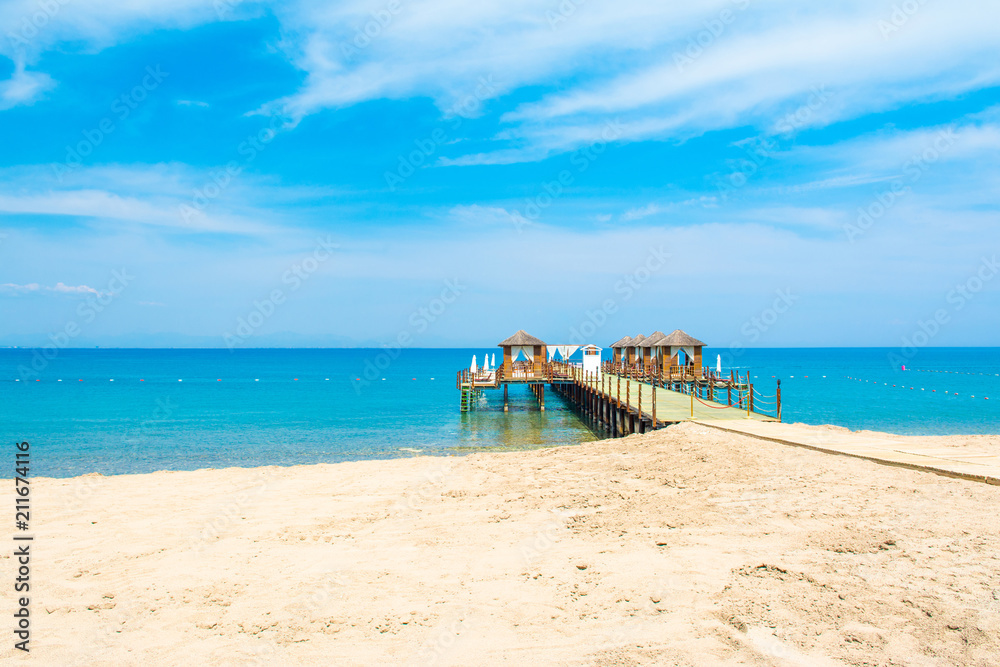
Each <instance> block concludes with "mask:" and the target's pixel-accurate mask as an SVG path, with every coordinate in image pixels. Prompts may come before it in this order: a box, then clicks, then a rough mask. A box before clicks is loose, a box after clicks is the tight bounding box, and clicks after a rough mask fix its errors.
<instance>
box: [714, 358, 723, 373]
mask: <svg viewBox="0 0 1000 667" xmlns="http://www.w3.org/2000/svg"><path fill="white" fill-rule="evenodd" d="M715 372H716V373H718V374H719V375H722V355H721V354H720V355H718V356H717V357H716V358H715Z"/></svg>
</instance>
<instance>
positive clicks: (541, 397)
mask: <svg viewBox="0 0 1000 667" xmlns="http://www.w3.org/2000/svg"><path fill="white" fill-rule="evenodd" d="M538 407H539V408H540V409H541V411H542V412H545V385H544V384H540V385H538Z"/></svg>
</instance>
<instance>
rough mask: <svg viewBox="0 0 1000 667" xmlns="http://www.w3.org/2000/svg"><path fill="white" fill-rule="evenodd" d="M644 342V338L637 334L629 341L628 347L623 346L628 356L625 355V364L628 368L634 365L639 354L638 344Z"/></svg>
mask: <svg viewBox="0 0 1000 667" xmlns="http://www.w3.org/2000/svg"><path fill="white" fill-rule="evenodd" d="M644 340H646V337H645V336H643V335H642V334H639V335H638V336H634V337H633V338H632V339H631V340H629V342H628V345H626V346H625V350H626V351H627V352H628V354H626V355H625V363H626V364H628V365H629V366H632V365H634V364H635V359H636V357H638V356H639V354H640V351H639V350H640V348H639V344H640V343H641V342H642V341H644Z"/></svg>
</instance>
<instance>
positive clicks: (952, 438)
mask: <svg viewBox="0 0 1000 667" xmlns="http://www.w3.org/2000/svg"><path fill="white" fill-rule="evenodd" d="M681 423H684V422H681ZM737 423H739V422H737ZM781 425H782V426H790V427H802V428H805V429H808V430H811V431H815V432H816V434H818V435H819V434H822V433H837V434H848V435H853V436H858V437H873V438H881V439H887V440H893V441H899V442H913V443H920V444H940V445H942V446H945V447H968V446H981V445H983V444H985V445H987V446H991V449H993V450H994V451H995V453H996V454H998V455H1000V434H994V433H963V434H953V435H901V434H897V433H891V432H888V431H873V430H869V429H860V430H856V431H855V430H851V429H850V428H848V427H846V426H839V425H836V424H807V423H804V422H784V423H781ZM666 428H670V427H666ZM588 430H590V428H589V427H588ZM660 430H663V429H660ZM590 433H591V434H592V435H594V436H595V439H594V440H586V441H582V442H579V443H574V444H557V445H543V446H539V447H525V448H518V449H513V448H512V449H506V450H500V449H488V448H483V449H473V450H472V451H468V452H454V450H442V451H449V453H441V454H431V453H427V452H428V451H429V450H426V449H425V450H422V451H420V452H415V451H409V450H405V449H403V450H398V451H405V452H406V453H405V454H400V455H393V454H389V453H387V454H386V455H385V456H383V457H379V458H358V459H346V460H343V461H333V462H318V463H292V464H288V465H284V464H280V463H272V464H268V465H258V466H226V467H224V468H192V469H182V470H175V469H169V468H163V469H160V470H153V471H150V472H126V473H110V474H107V473H103V472H100V471H91V472H85V473H80V474H78V475H71V476H67V477H44V476H38V477H36V476H32V479H33V480H52V481H60V480H73V479H79V478H83V477H95V476H96V477H108V478H117V477H128V476H141V475H157V474H161V473H194V472H203V471H215V472H223V471H229V470H257V469H265V468H299V467H301V468H309V467H314V466H337V465H342V464H348V463H360V462H374V461H397V460H410V459H422V458H425V459H430V460H435V459H448V458H462V457H467V456H473V455H476V454H491V455H492V454H496V455H504V454H518V453H522V452H535V451H545V450H549V449H560V448H573V447H580V446H584V445H587V444H591V443H594V442H602V441H605V440H613V439H612V438H601V437H599V434H598V433H596V432H594V431H593V430H590ZM647 435H649V434H647ZM11 479H12V478H9V477H0V480H8V481H10V480H11Z"/></svg>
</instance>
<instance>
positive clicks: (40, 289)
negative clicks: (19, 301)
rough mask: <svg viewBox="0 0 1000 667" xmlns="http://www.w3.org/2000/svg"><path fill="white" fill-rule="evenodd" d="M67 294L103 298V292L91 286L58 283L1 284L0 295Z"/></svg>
mask: <svg viewBox="0 0 1000 667" xmlns="http://www.w3.org/2000/svg"><path fill="white" fill-rule="evenodd" d="M34 293H40V294H65V295H84V294H93V295H94V296H101V291H100V290H97V289H94V288H93V287H90V286H89V285H67V284H65V283H61V282H58V283H56V284H55V285H51V286H49V285H39V284H38V283H27V284H26V285H18V284H17V283H3V284H0V294H15V295H17V294H34Z"/></svg>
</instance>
